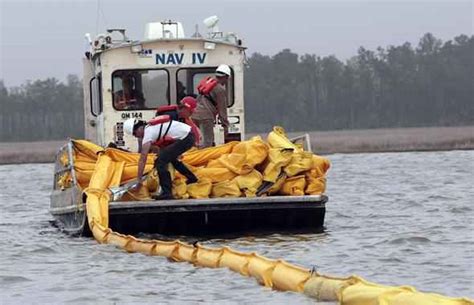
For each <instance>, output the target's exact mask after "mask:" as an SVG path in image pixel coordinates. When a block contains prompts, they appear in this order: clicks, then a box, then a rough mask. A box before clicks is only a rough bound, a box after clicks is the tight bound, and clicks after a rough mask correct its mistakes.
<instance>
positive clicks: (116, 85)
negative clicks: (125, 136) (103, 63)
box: [112, 69, 170, 110]
mask: <svg viewBox="0 0 474 305" xmlns="http://www.w3.org/2000/svg"><path fill="white" fill-rule="evenodd" d="M169 99H170V98H169V73H168V71H167V70H165V69H153V70H151V69H150V70H118V71H115V72H114V73H112V101H113V106H114V108H115V109H116V110H148V109H156V108H157V107H158V106H161V105H168V104H169Z"/></svg>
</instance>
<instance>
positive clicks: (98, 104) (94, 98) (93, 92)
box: [89, 76, 102, 116]
mask: <svg viewBox="0 0 474 305" xmlns="http://www.w3.org/2000/svg"><path fill="white" fill-rule="evenodd" d="M100 81H101V79H100V76H96V77H93V78H91V80H90V82H89V94H90V96H89V99H90V110H91V113H92V115H93V116H98V115H99V114H101V113H102V99H101V95H100V91H101V82H100Z"/></svg>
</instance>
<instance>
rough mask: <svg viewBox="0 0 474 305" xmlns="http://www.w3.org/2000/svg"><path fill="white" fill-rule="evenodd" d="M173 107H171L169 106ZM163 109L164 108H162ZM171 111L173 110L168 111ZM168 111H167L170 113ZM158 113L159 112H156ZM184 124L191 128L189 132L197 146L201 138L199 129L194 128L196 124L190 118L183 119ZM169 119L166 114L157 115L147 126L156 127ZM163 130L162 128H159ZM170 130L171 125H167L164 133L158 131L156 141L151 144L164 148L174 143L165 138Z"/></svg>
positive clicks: (170, 139) (167, 137)
mask: <svg viewBox="0 0 474 305" xmlns="http://www.w3.org/2000/svg"><path fill="white" fill-rule="evenodd" d="M171 106H173V105H171ZM163 107H164V106H163ZM170 110H173V109H170ZM170 110H168V111H170ZM158 111H159V110H158ZM183 120H184V123H185V124H187V125H189V126H190V127H191V132H192V133H193V134H194V144H195V145H198V144H199V139H200V137H201V133H200V132H199V128H198V127H197V126H196V124H195V123H194V122H193V120H192V119H191V118H185V119H183ZM170 121H172V120H171V117H170V116H169V115H167V114H164V115H159V116H157V117H155V118H153V119H151V120H150V121H148V125H151V126H153V125H158V124H162V123H167V122H170ZM161 128H163V127H161ZM170 128H171V124H169V125H168V128H167V129H166V131H165V133H164V134H162V130H161V129H160V132H159V136H158V139H157V140H156V141H155V142H154V143H153V145H156V146H158V147H166V146H168V145H170V144H172V143H174V142H175V140H174V139H173V138H172V137H169V136H167V134H168V131H169V129H170Z"/></svg>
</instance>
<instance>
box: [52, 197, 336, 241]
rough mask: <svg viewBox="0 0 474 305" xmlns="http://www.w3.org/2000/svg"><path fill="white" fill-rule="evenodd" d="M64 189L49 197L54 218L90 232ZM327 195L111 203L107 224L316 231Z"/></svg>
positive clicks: (169, 229)
mask: <svg viewBox="0 0 474 305" xmlns="http://www.w3.org/2000/svg"><path fill="white" fill-rule="evenodd" d="M66 191H68V194H66V193H64V194H61V193H63V192H66ZM66 191H54V192H53V194H52V196H51V209H50V212H51V214H52V215H53V216H54V218H55V223H56V224H57V225H58V227H60V228H61V229H62V230H64V231H66V232H67V233H70V234H74V235H77V234H80V235H90V230H89V228H88V225H87V220H86V217H87V215H86V213H85V204H84V203H83V202H82V201H83V198H81V196H80V194H78V192H77V190H76V192H75V191H73V190H66ZM68 197H74V199H73V198H70V199H68ZM59 200H62V202H63V203H62V204H59V203H58V201H59ZM327 200H328V198H327V197H326V196H324V195H323V196H272V197H253V198H213V199H188V200H166V201H154V200H151V201H126V202H111V203H110V204H109V226H110V228H111V229H112V230H114V231H116V232H120V233H123V234H138V233H150V234H161V235H169V236H176V235H188V236H208V237H212V236H222V235H241V234H243V233H251V234H258V233H285V232H299V233H316V232H321V231H322V230H323V224H324V216H325V211H326V207H325V203H326V202H327Z"/></svg>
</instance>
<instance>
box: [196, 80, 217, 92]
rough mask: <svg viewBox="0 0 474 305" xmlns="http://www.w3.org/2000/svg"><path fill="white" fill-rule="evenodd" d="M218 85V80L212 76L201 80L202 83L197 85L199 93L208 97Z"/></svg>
mask: <svg viewBox="0 0 474 305" xmlns="http://www.w3.org/2000/svg"><path fill="white" fill-rule="evenodd" d="M216 85H217V79H215V78H213V77H211V76H208V77H205V78H203V79H201V81H200V82H199V84H198V85H197V91H198V93H199V94H202V95H205V96H208V95H209V94H210V93H211V91H212V89H214V87H216Z"/></svg>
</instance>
